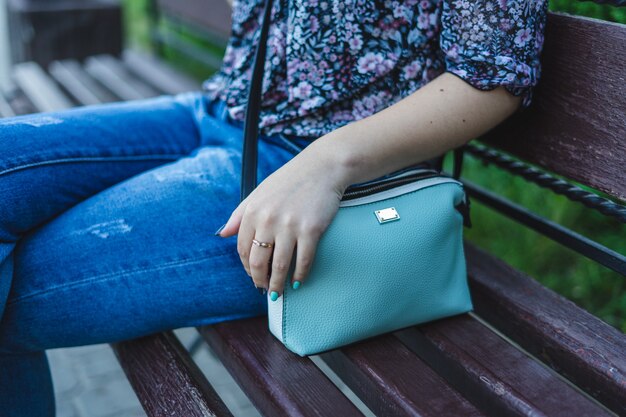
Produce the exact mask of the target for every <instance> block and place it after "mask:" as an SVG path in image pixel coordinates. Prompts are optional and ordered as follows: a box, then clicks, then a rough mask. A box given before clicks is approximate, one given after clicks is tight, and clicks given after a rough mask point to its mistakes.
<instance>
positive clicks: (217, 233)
mask: <svg viewBox="0 0 626 417" xmlns="http://www.w3.org/2000/svg"><path fill="white" fill-rule="evenodd" d="M224 226H226V223H224V224H223V225H221V226H220V228H219V229H217V230H216V231H215V236H219V237H222V236H221V235H220V232H221V231H222V229H224Z"/></svg>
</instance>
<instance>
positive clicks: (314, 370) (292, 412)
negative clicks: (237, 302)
mask: <svg viewBox="0 0 626 417" xmlns="http://www.w3.org/2000/svg"><path fill="white" fill-rule="evenodd" d="M198 330H199V331H200V333H201V334H202V336H203V337H204V338H205V340H206V341H207V342H208V343H209V345H210V346H211V347H212V348H213V350H214V351H215V353H216V354H217V355H218V356H219V358H220V359H221V361H222V363H223V364H224V366H225V367H226V368H227V369H228V370H229V372H230V373H231V374H232V375H233V378H234V379H235V380H236V381H237V383H238V384H239V385H240V386H241V388H242V389H243V391H244V392H245V393H246V395H248V397H249V398H250V400H251V401H252V402H253V403H254V405H255V406H256V407H257V409H258V410H259V411H260V412H261V414H263V415H266V416H273V417H274V416H276V417H278V416H290V417H296V416H312V415H314V416H342V417H348V416H362V415H363V414H362V413H361V412H360V411H359V410H358V408H357V407H356V406H355V405H354V404H353V403H352V402H351V401H350V400H349V399H348V398H346V397H345V396H344V395H343V393H342V392H341V391H340V390H339V389H338V388H337V387H336V386H335V385H334V384H333V383H332V381H330V380H329V379H328V377H327V376H326V375H325V374H324V373H323V372H322V371H321V370H320V369H319V368H318V367H317V366H316V365H315V364H314V363H313V362H312V361H311V360H310V359H308V358H303V357H300V356H298V355H296V354H294V353H292V352H290V351H288V350H287V349H286V348H285V347H284V346H283V345H282V344H281V343H280V342H279V341H278V340H276V338H274V336H273V335H272V334H270V332H269V331H268V329H267V316H260V317H254V318H251V319H245V320H234V321H229V322H224V323H218V324H215V325H213V326H204V327H200V328H199V329H198Z"/></svg>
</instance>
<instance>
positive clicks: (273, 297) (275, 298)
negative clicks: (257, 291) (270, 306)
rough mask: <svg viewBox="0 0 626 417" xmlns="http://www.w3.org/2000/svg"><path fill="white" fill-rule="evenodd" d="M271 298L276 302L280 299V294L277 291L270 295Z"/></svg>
mask: <svg viewBox="0 0 626 417" xmlns="http://www.w3.org/2000/svg"><path fill="white" fill-rule="evenodd" d="M270 298H271V299H272V301H276V300H277V299H278V293H277V292H276V291H272V292H271V293H270Z"/></svg>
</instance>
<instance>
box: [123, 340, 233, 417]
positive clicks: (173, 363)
mask: <svg viewBox="0 0 626 417" xmlns="http://www.w3.org/2000/svg"><path fill="white" fill-rule="evenodd" d="M111 346H112V347H113V351H114V352H115V354H116V356H117V359H118V361H119V362H120V364H121V365H122V368H123V369H124V372H125V373H126V376H127V377H128V380H129V381H130V383H131V385H132V387H133V389H134V391H135V393H136V394H137V397H138V398H139V401H140V402H141V404H142V406H143V407H144V410H145V411H146V413H147V414H148V415H149V416H185V417H196V416H197V417H209V416H216V417H217V416H225V417H227V416H228V417H231V416H232V414H231V412H230V411H229V410H228V408H227V407H226V405H225V404H224V403H223V402H222V400H221V399H220V398H219V396H218V395H217V393H216V392H215V390H214V389H213V387H212V386H211V384H210V383H209V381H207V379H206V377H205V376H204V374H202V371H200V369H199V368H198V366H197V365H196V364H195V363H194V362H193V360H192V359H191V357H190V356H189V353H188V352H187V351H186V350H185V348H184V347H183V346H182V344H181V343H180V341H179V340H178V338H177V337H176V336H175V335H174V334H173V333H172V332H165V333H159V334H156V335H151V336H146V337H142V338H139V339H134V340H132V341H125V342H119V343H114V344H112V345H111Z"/></svg>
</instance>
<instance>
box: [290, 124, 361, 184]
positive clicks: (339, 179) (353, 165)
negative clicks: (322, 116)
mask: <svg viewBox="0 0 626 417" xmlns="http://www.w3.org/2000/svg"><path fill="white" fill-rule="evenodd" d="M341 129H342V128H339V129H337V130H334V131H332V132H330V133H327V134H326V135H324V136H321V137H319V138H317V139H316V140H314V141H313V142H312V143H311V144H310V145H309V146H307V147H306V148H305V149H304V150H303V151H302V153H304V152H307V156H309V157H310V158H311V159H312V160H314V161H315V162H316V163H318V164H320V165H319V169H320V172H322V173H323V174H324V176H325V177H327V178H332V181H333V182H334V185H335V186H336V187H337V189H338V190H340V191H341V192H342V193H343V191H345V189H346V188H347V187H348V186H349V185H351V184H354V183H355V182H357V180H356V178H358V176H359V174H358V168H359V167H362V166H363V164H362V163H360V162H359V157H358V155H357V154H356V153H354V152H351V151H350V148H349V147H348V146H346V145H347V144H346V141H342V140H340V138H339V137H338V136H340V135H341V132H340V130H341Z"/></svg>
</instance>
